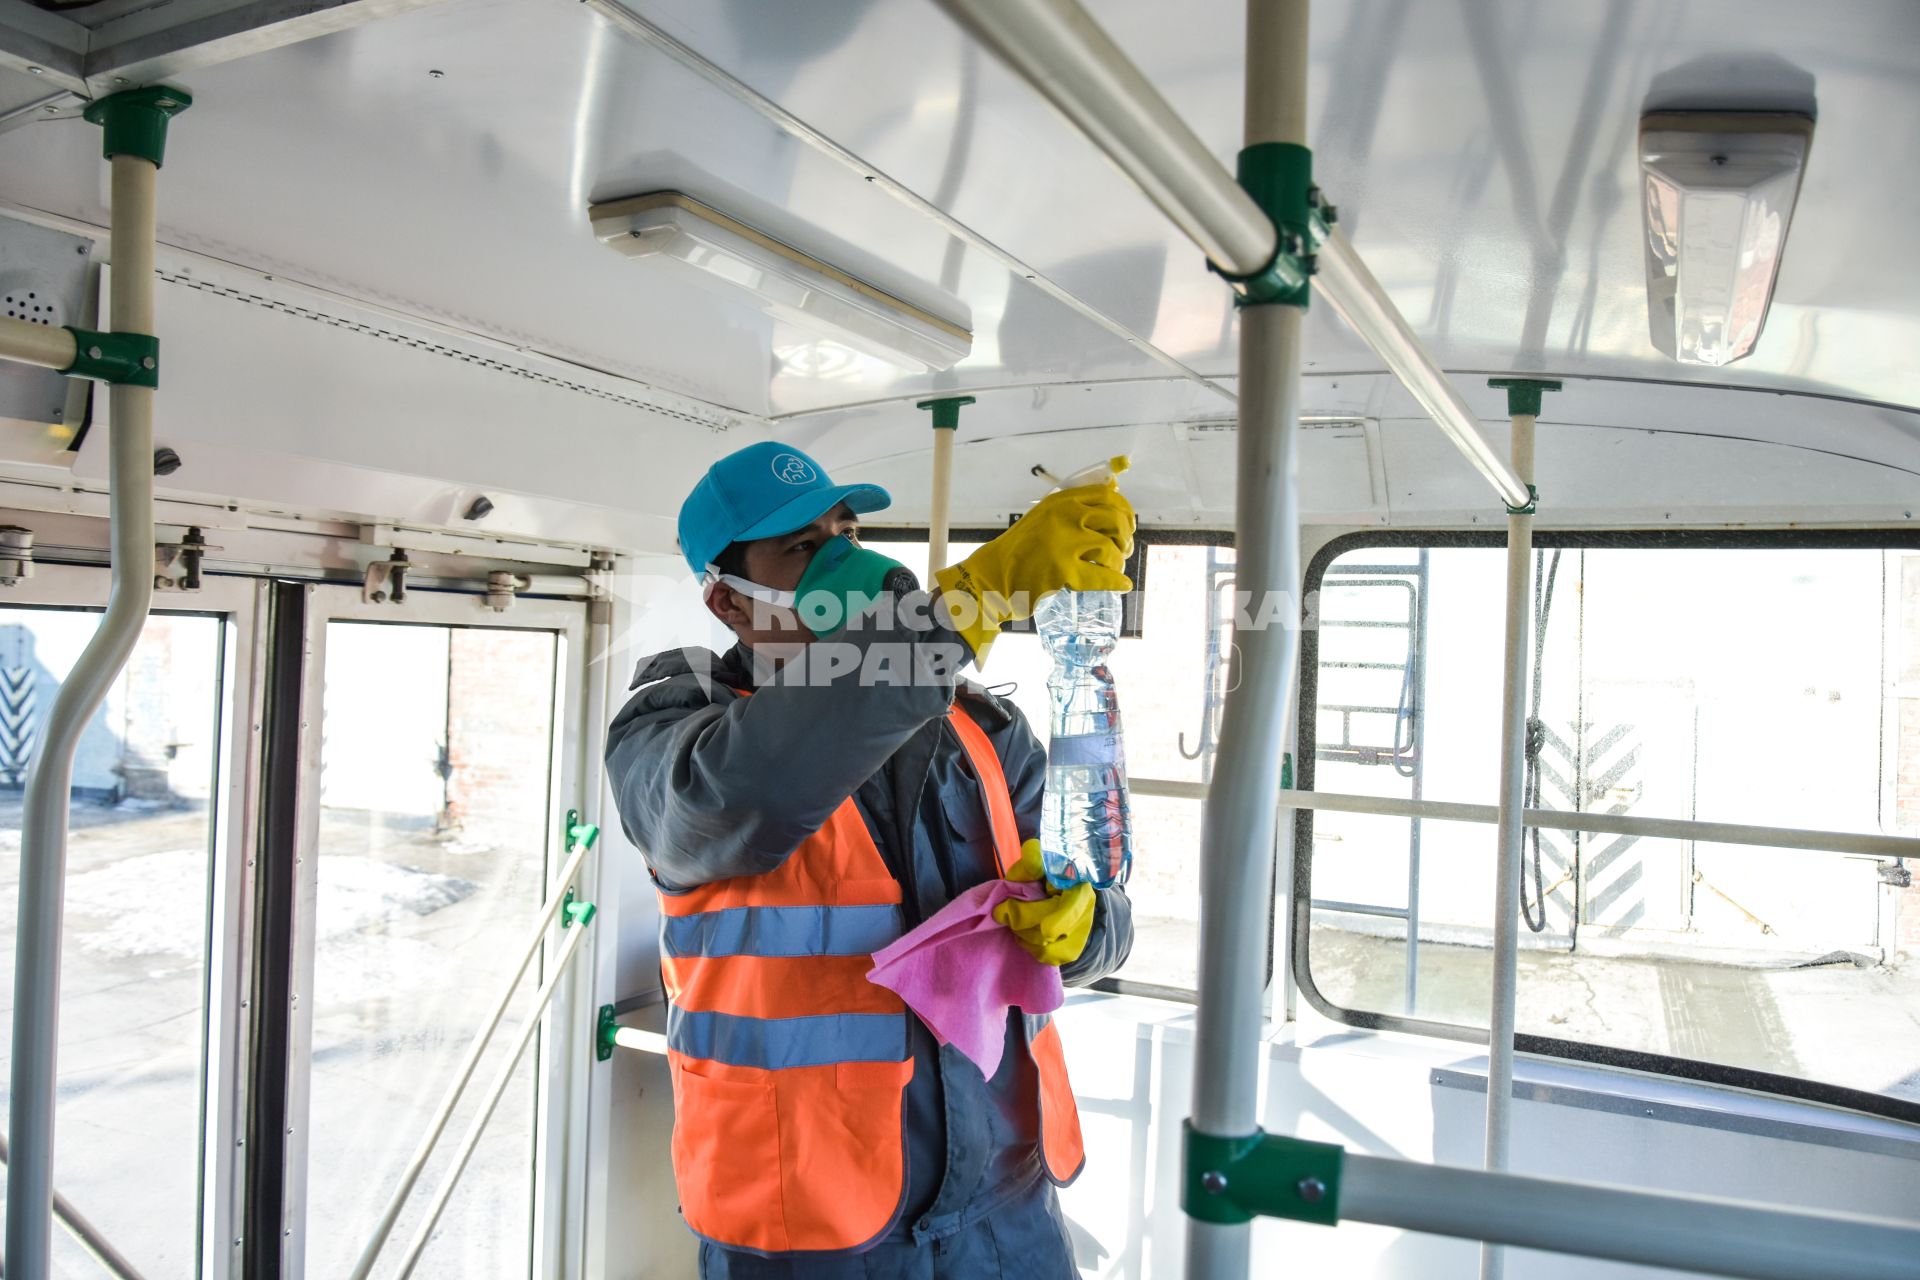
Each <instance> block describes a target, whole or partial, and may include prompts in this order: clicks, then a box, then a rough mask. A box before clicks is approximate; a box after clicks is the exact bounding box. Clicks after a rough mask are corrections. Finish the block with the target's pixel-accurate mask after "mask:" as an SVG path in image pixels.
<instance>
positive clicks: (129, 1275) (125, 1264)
mask: <svg viewBox="0 0 1920 1280" xmlns="http://www.w3.org/2000/svg"><path fill="white" fill-rule="evenodd" d="M6 1163H7V1142H6V1139H5V1138H0V1166H4V1165H5V1164H6ZM53 1216H54V1220H55V1221H57V1222H58V1223H59V1224H60V1225H61V1226H63V1227H65V1228H66V1229H67V1234H68V1235H71V1236H72V1237H73V1238H74V1239H75V1240H76V1241H78V1242H79V1244H80V1247H81V1248H82V1249H85V1250H86V1251H87V1254H88V1256H89V1257H91V1258H92V1259H93V1260H94V1261H95V1262H97V1263H99V1264H100V1266H101V1267H102V1268H103V1269H104V1270H105V1271H106V1272H107V1273H108V1274H110V1275H112V1276H114V1277H115V1278H116V1280H144V1278H143V1277H142V1276H141V1274H140V1269H139V1268H138V1267H136V1266H134V1265H133V1263H132V1262H130V1261H129V1260H128V1259H127V1256H126V1255H125V1254H123V1253H121V1252H120V1251H119V1250H118V1249H116V1248H114V1247H113V1242H112V1241H110V1240H108V1239H107V1238H106V1237H105V1236H103V1235H101V1234H100V1228H98V1227H96V1226H94V1225H93V1223H91V1222H89V1221H87V1218H86V1215H85V1214H83V1213H81V1212H80V1211H79V1210H78V1209H76V1208H74V1207H73V1202H72V1201H71V1200H69V1199H67V1198H66V1197H65V1196H63V1195H61V1194H60V1193H59V1192H58V1191H55V1192H54V1193H53Z"/></svg>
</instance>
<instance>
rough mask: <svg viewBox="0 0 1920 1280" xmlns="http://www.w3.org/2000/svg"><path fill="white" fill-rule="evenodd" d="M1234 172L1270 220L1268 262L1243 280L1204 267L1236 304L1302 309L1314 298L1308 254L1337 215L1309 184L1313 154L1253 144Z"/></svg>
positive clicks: (1288, 144)
mask: <svg viewBox="0 0 1920 1280" xmlns="http://www.w3.org/2000/svg"><path fill="white" fill-rule="evenodd" d="M1236 168H1237V173H1236V176H1237V177H1238V178H1239V180H1240V185H1241V186H1242V187H1243V188H1245V189H1246V192H1247V194H1248V195H1250V196H1252V197H1253V201H1254V203H1255V204H1257V205H1259V206H1260V207H1261V208H1262V209H1264V210H1265V211H1266V214H1267V216H1268V217H1269V218H1272V219H1273V226H1274V231H1275V232H1276V235H1275V237H1274V249H1273V261H1271V262H1269V263H1268V264H1267V265H1266V266H1264V267H1262V268H1261V269H1260V270H1258V271H1256V272H1254V273H1253V274H1252V275H1247V276H1236V275H1230V274H1228V273H1227V272H1225V271H1222V270H1220V268H1219V266H1218V265H1216V264H1214V263H1211V262H1210V263H1208V264H1207V269H1208V270H1210V271H1212V272H1213V273H1214V274H1215V275H1218V276H1220V277H1221V278H1222V279H1224V280H1226V281H1227V282H1228V283H1230V284H1232V285H1233V286H1234V291H1235V297H1234V305H1236V306H1241V307H1259V306H1268V305H1271V304H1274V303H1278V304H1280V305H1282V306H1288V307H1299V308H1300V309H1301V310H1303V311H1304V310H1305V309H1306V306H1307V301H1308V299H1309V298H1310V297H1311V296H1312V294H1313V255H1314V254H1315V253H1317V252H1318V251H1319V249H1320V246H1321V245H1323V244H1325V243H1326V242H1327V237H1328V236H1329V235H1331V234H1332V231H1331V227H1332V225H1333V223H1334V221H1335V220H1336V219H1337V218H1338V217H1339V216H1340V215H1339V211H1338V210H1337V209H1335V208H1334V207H1333V206H1332V205H1330V204H1327V203H1325V202H1324V201H1323V200H1322V199H1321V197H1320V188H1318V187H1316V186H1314V185H1313V152H1312V151H1311V150H1309V149H1308V148H1306V147H1303V146H1300V145H1299V144H1298V143H1293V142H1261V143H1256V144H1255V145H1253V146H1251V147H1247V148H1244V149H1243V150H1242V151H1241V152H1240V158H1239V161H1238V163H1237V166H1236Z"/></svg>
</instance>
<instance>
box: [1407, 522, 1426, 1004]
mask: <svg viewBox="0 0 1920 1280" xmlns="http://www.w3.org/2000/svg"><path fill="white" fill-rule="evenodd" d="M1414 569H1415V573H1416V574H1417V578H1416V582H1417V583H1418V585H1417V586H1416V587H1415V588H1414V621H1413V679H1412V681H1411V682H1410V685H1409V688H1408V691H1407V700H1408V706H1409V707H1410V709H1411V710H1412V712H1413V779H1412V781H1413V802H1414V803H1415V804H1418V803H1420V801H1421V800H1423V799H1425V798H1426V775H1427V707H1426V702H1427V549H1426V548H1425V547H1422V548H1421V549H1420V563H1419V564H1418V565H1416V566H1415V567H1414ZM1406 1002H1407V1016H1408V1017H1409V1018H1411V1017H1413V1016H1414V1010H1415V1009H1416V1008H1417V1007H1418V1006H1419V1003H1420V819H1418V818H1414V819H1412V820H1410V821H1409V822H1408V823H1407V981H1406Z"/></svg>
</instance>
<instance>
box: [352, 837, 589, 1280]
mask: <svg viewBox="0 0 1920 1280" xmlns="http://www.w3.org/2000/svg"><path fill="white" fill-rule="evenodd" d="M579 817H580V815H579V812H578V811H577V810H572V809H570V810H568V811H567V820H566V824H565V826H564V828H563V838H564V841H565V846H566V848H568V849H570V850H572V856H571V857H569V858H568V859H567V862H566V865H565V866H563V867H562V868H561V869H560V874H559V876H558V877H557V878H556V879H555V880H554V882H553V889H552V891H551V892H549V893H548V895H547V901H546V905H545V906H543V907H541V908H540V916H539V919H537V920H536V921H535V922H534V926H533V928H532V929H531V930H529V931H528V933H527V941H526V944H525V945H524V946H523V947H522V948H521V949H520V963H519V964H517V965H515V966H514V969H513V973H512V974H511V975H510V976H509V977H508V978H507V980H506V982H504V983H503V984H502V985H501V987H500V997H499V999H497V1000H495V1001H494V1004H493V1011H492V1012H491V1013H489V1014H488V1015H487V1018H486V1021H484V1022H482V1023H481V1024H480V1029H479V1030H478V1031H476V1032H474V1035H473V1040H472V1042H471V1043H469V1044H468V1045H467V1052H466V1055H465V1056H464V1057H462V1058H461V1059H460V1065H459V1066H458V1067H456V1068H454V1072H453V1083H452V1084H450V1085H449V1086H448V1087H447V1093H446V1096H445V1097H443V1098H442V1099H441V1100H440V1105H439V1107H438V1108H436V1109H435V1110H434V1113H433V1119H432V1120H430V1121H428V1122H427V1132H426V1136H424V1137H423V1138H421V1140H420V1146H419V1148H418V1149H417V1150H415V1151H414V1153H413V1158H412V1159H411V1160H409V1161H408V1162H407V1167H406V1169H405V1170H404V1171H402V1173H401V1175H400V1183H399V1185H398V1186H396V1187H395V1188H394V1189H393V1195H392V1196H391V1197H390V1198H389V1199H388V1201H387V1207H386V1208H385V1209H384V1210H383V1211H382V1212H381V1214H380V1221H379V1223H378V1224H376V1225H375V1227H374V1229H373V1235H372V1237H370V1238H369V1239H368V1241H367V1245H366V1248H364V1249H362V1250H361V1251H360V1260H359V1261H358V1262H356V1263H354V1265H353V1273H352V1275H353V1280H367V1277H368V1276H369V1275H371V1274H372V1273H373V1264H374V1262H375V1261H377V1260H378V1259H379V1257H380V1250H381V1249H383V1248H385V1247H386V1243H387V1237H388V1236H390V1235H392V1234H393V1224H394V1223H395V1222H397V1221H399V1219H400V1210H401V1209H403V1208H405V1207H406V1203H407V1197H408V1196H410V1195H411V1194H413V1187H414V1184H415V1183H417V1182H418V1181H419V1180H420V1175H421V1173H422V1172H423V1171H425V1169H426V1167H427V1159H428V1157H430V1156H431V1155H432V1154H433V1149H434V1147H435V1146H436V1145H437V1144H438V1143H439V1141H440V1135H441V1134H443V1133H445V1132H446V1128H447V1121H448V1120H449V1119H451V1118H452V1116H453V1109H454V1107H456V1106H458V1105H459V1103H460V1097H461V1095H462V1094H464V1093H465V1092H466V1089H467V1085H468V1084H469V1083H470V1082H471V1081H472V1079H473V1072H474V1068H475V1067H477V1066H479V1065H480V1055H481V1054H482V1053H483V1052H485V1051H486V1047H487V1042H488V1041H489V1040H491V1039H492V1038H493V1033H494V1031H495V1030H496V1029H497V1028H498V1027H499V1026H500V1020H501V1019H502V1018H504V1017H505V1016H506V1013H507V1006H508V1005H509V1004H511V1003H513V993H514V992H515V991H516V990H518V989H519V986H520V979H521V978H523V977H524V976H526V972H527V966H528V965H529V964H531V963H532V962H533V957H534V956H535V955H536V954H537V953H538V952H539V950H540V945H541V943H542V942H544V941H545V940H546V937H547V928H548V926H550V925H551V924H552V923H553V918H554V916H555V915H557V914H558V913H559V912H560V910H561V908H562V907H566V908H567V909H568V923H572V922H573V920H575V919H580V920H581V923H583V924H584V923H586V921H587V920H590V919H591V918H592V914H593V907H592V905H591V904H588V903H575V902H574V900H573V890H572V889H571V888H570V887H569V886H570V885H571V884H572V881H573V878H574V877H575V876H576V875H578V874H579V873H580V865H581V864H582V863H583V862H585V861H586V858H587V855H588V854H589V853H591V852H592V851H593V845H594V841H595V839H596V837H598V836H599V834H600V828H599V827H596V826H592V825H590V824H587V825H583V824H582V823H581V822H580V821H579ZM582 917H584V918H582ZM585 933H586V930H584V929H582V930H581V931H580V932H579V933H576V934H574V935H573V936H574V937H575V938H578V937H581V936H583V935H584V934H585ZM567 945H568V948H569V950H567V951H563V952H562V954H563V955H565V954H571V950H570V949H571V947H572V946H573V943H572V942H571V941H570V942H569V943H568V944H567ZM543 994H546V993H545V992H544V990H543ZM545 1007H546V1004H545V1001H544V1000H541V1002H540V1003H539V1004H538V1005H536V1006H535V1008H534V1012H533V1015H532V1017H531V1018H529V1022H537V1021H538V1020H539V1013H540V1010H541V1009H543V1008H545Z"/></svg>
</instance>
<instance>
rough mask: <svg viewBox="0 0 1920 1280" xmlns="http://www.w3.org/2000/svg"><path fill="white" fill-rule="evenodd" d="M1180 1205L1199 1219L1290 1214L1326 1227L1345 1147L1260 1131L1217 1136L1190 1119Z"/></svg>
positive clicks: (1333, 1215) (1331, 1219)
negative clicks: (1239, 1136)
mask: <svg viewBox="0 0 1920 1280" xmlns="http://www.w3.org/2000/svg"><path fill="white" fill-rule="evenodd" d="M1181 1128H1182V1130H1183V1132H1184V1133H1185V1135H1186V1177H1185V1179H1184V1181H1183V1183H1182V1188H1181V1196H1180V1207H1181V1208H1182V1209H1185V1210H1186V1212H1187V1216H1188V1217H1189V1218H1195V1219H1198V1220H1199V1221H1201V1222H1218V1223H1237V1222H1252V1221H1253V1220H1254V1218H1256V1217H1267V1218H1290V1219H1292V1220H1293V1221H1295V1222H1316V1223H1319V1224H1320V1225H1322V1226H1328V1227H1331V1226H1333V1225H1334V1224H1335V1223H1337V1222H1339V1221H1340V1172H1341V1169H1342V1167H1343V1165H1344V1164H1345V1162H1346V1154H1347V1153H1346V1151H1345V1150H1344V1149H1342V1148H1340V1147H1337V1146H1334V1145H1332V1144H1330V1143H1325V1142H1304V1141H1302V1140H1301V1139H1299V1138H1288V1137H1283V1136H1281V1135H1279V1134H1272V1133H1263V1132H1261V1131H1260V1130H1257V1129H1256V1130H1255V1131H1254V1132H1252V1133H1250V1134H1248V1135H1247V1136H1246V1137H1244V1138H1218V1137H1214V1136H1213V1135H1211V1134H1205V1133H1201V1132H1199V1131H1198V1130H1196V1129H1195V1128H1194V1127H1193V1123H1192V1122H1191V1121H1187V1122H1185V1123H1183V1124H1182V1126H1181Z"/></svg>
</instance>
